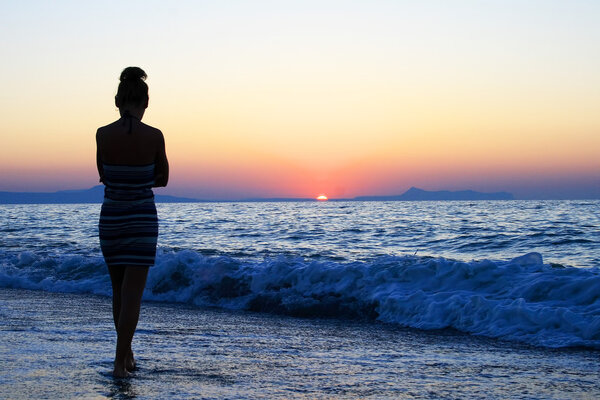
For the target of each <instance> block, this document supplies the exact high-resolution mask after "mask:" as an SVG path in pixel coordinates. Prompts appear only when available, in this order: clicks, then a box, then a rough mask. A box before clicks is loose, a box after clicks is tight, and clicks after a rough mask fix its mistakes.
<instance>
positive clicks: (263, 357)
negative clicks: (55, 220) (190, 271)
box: [0, 289, 600, 399]
mask: <svg viewBox="0 0 600 400" xmlns="http://www.w3.org/2000/svg"><path fill="white" fill-rule="evenodd" d="M0 304H2V310H3V314H4V315H5V317H6V321H7V324H6V326H5V327H3V328H2V329H1V330H0V343H2V344H1V345H0V355H1V357H0V359H2V360H4V361H3V362H2V364H3V368H2V372H1V373H0V382H2V385H0V397H9V398H27V397H37V398H45V397H55V398H59V397H65V398H69V397H71V398H72V397H97V398H112V397H127V396H132V395H135V396H139V397H142V398H165V397H169V393H170V394H171V396H172V395H173V393H176V396H177V397H180V398H197V397H204V398H214V399H218V398H257V397H264V396H267V397H269V398H331V397H337V398H397V397H405V398H424V397H427V398H441V397H446V398H447V397H461V398H533V397H537V398H565V397H570V398H577V397H588V398H593V397H598V396H600V388H599V387H598V386H597V384H596V382H598V380H599V379H600V372H599V371H598V369H597V358H598V354H599V352H598V351H597V350H589V349H544V348H536V347H533V346H529V345H523V344H518V343H512V342H505V341H500V340H493V339H486V338H481V337H473V336H469V335H464V334H460V333H456V332H452V331H429V332H427V331H418V330H414V329H406V328H398V327H393V326H389V325H387V324H372V323H368V324H366V323H362V322H360V321H346V320H335V319H331V320H329V319H303V318H294V317H285V316H278V315H265V314H261V313H249V312H241V311H234V312H230V311H226V310H213V309H205V308H198V307H194V306H191V305H180V304H173V303H154V302H144V303H143V305H142V314H141V317H140V324H139V325H138V331H137V333H136V336H135V338H134V351H135V352H136V357H137V359H138V362H139V366H140V369H139V371H137V372H136V373H135V374H134V376H133V377H132V378H131V379H128V380H126V382H125V383H123V382H117V381H115V380H114V379H113V378H112V377H111V376H110V371H111V364H112V362H111V361H112V351H113V346H114V340H115V338H114V335H115V334H114V328H113V327H112V320H111V315H110V299H109V298H106V297H102V296H99V295H85V294H66V293H49V292H42V291H29V290H23V289H0Z"/></svg>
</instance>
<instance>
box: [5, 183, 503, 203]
mask: <svg viewBox="0 0 600 400" xmlns="http://www.w3.org/2000/svg"><path fill="white" fill-rule="evenodd" d="M103 197H104V186H103V185H98V186H94V187H92V188H90V189H83V190H61V191H58V192H44V193H42V192H0V204H73V203H101V202H102V199H103ZM154 199H155V201H156V202H157V203H198V202H208V201H210V200H199V199H193V198H188V197H176V196H168V195H160V194H157V195H155V196H154ZM513 199H514V197H513V195H512V194H510V193H507V192H498V193H481V192H475V191H473V190H461V191H456V192H452V191H448V190H442V191H437V192H430V191H427V190H423V189H418V188H415V187H412V188H410V189H408V190H407V191H406V192H405V193H403V194H400V195H396V196H359V197H355V198H353V199H331V200H332V201H426V200H429V201H439V200H513ZM214 201H216V200H214ZM225 201H226V200H225ZM239 201H245V202H283V201H317V200H315V199H310V198H287V197H286V198H248V199H243V200H239Z"/></svg>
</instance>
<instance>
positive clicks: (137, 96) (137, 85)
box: [115, 67, 148, 109]
mask: <svg viewBox="0 0 600 400" xmlns="http://www.w3.org/2000/svg"><path fill="white" fill-rule="evenodd" d="M146 77H147V76H146V73H145V72H144V70H142V69H141V68H138V67H127V68H125V69H124V70H123V72H121V77H120V80H121V83H119V88H118V89H117V95H116V96H115V105H116V106H117V107H118V108H119V109H127V108H138V107H144V108H146V107H147V106H148V85H147V84H146V82H144V81H145V80H146Z"/></svg>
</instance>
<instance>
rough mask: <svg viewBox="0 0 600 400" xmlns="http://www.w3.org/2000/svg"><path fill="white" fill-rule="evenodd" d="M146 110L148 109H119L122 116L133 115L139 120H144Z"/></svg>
mask: <svg viewBox="0 0 600 400" xmlns="http://www.w3.org/2000/svg"><path fill="white" fill-rule="evenodd" d="M144 111H146V110H145V109H139V108H127V109H125V108H120V109H119V114H121V117H127V116H129V117H133V118H135V119H137V120H140V121H141V120H142V117H143V116H144Z"/></svg>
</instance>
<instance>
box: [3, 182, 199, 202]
mask: <svg viewBox="0 0 600 400" xmlns="http://www.w3.org/2000/svg"><path fill="white" fill-rule="evenodd" d="M103 197H104V186H103V185H98V186H94V187H92V188H90V189H83V190H61V191H59V192H46V193H41V192H0V204H70V203H102V199H103ZM154 199H155V201H156V202H157V203H196V202H200V201H202V200H198V199H190V198H186V197H176V196H167V195H161V194H158V195H155V196H154Z"/></svg>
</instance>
